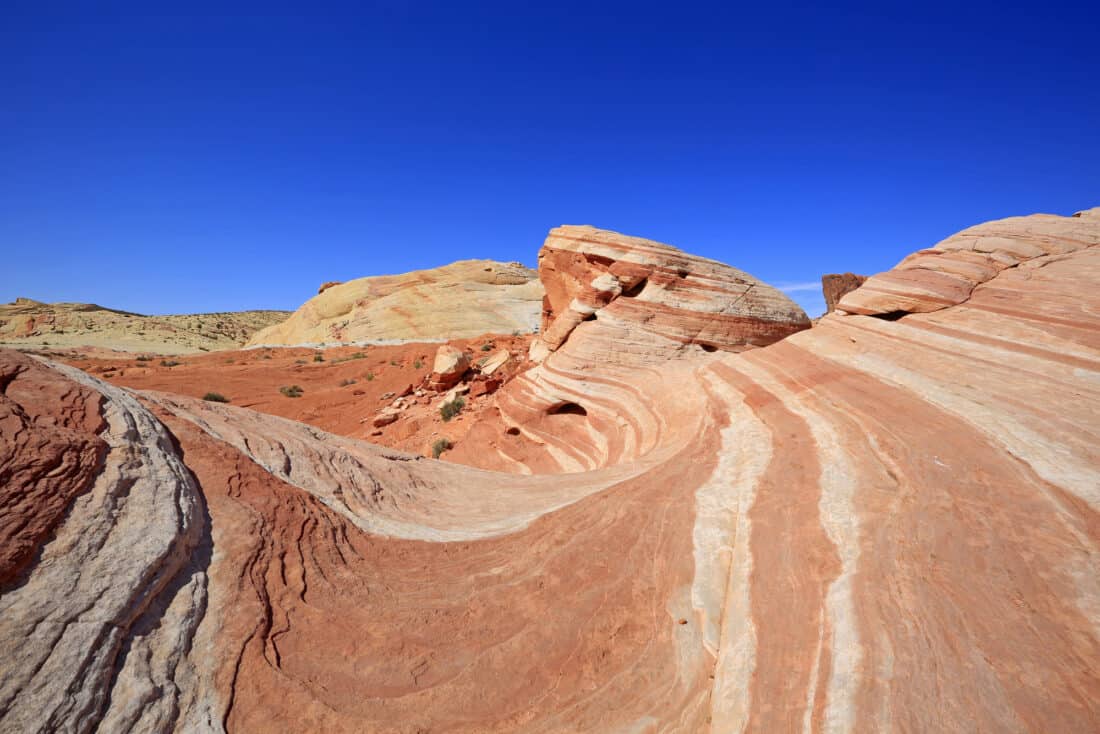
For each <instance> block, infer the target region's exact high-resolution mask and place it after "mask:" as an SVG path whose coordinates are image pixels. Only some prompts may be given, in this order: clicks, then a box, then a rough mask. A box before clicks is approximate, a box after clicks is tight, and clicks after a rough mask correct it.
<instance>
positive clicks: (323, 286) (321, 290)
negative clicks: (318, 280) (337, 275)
mask: <svg viewBox="0 0 1100 734" xmlns="http://www.w3.org/2000/svg"><path fill="white" fill-rule="evenodd" d="M343 282H344V281H342V280H330V281H327V282H325V283H322V284H321V287H320V288H318V289H317V295H321V294H322V293H324V292H325V291H327V290H328V289H329V288H331V287H333V286H334V285H341V284H342V283H343Z"/></svg>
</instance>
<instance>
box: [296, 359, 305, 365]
mask: <svg viewBox="0 0 1100 734" xmlns="http://www.w3.org/2000/svg"><path fill="white" fill-rule="evenodd" d="M305 363H306V361H305V360H304V359H296V360H294V364H305Z"/></svg>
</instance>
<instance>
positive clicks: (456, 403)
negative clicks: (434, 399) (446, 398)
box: [439, 398, 466, 422]
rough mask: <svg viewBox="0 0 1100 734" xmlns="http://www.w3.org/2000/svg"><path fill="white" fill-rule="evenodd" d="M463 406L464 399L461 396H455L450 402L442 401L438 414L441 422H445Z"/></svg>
mask: <svg viewBox="0 0 1100 734" xmlns="http://www.w3.org/2000/svg"><path fill="white" fill-rule="evenodd" d="M465 407H466V401H465V400H463V399H462V398H455V399H454V400H452V401H451V402H449V403H443V405H441V406H439V415H440V416H441V417H442V418H443V422H447V421H449V420H451V418H454V417H455V416H456V415H458V414H459V413H461V412H462V409H463V408H465Z"/></svg>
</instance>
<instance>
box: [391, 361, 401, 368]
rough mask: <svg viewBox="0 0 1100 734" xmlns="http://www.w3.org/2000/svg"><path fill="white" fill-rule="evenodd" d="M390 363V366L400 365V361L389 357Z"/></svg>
mask: <svg viewBox="0 0 1100 734" xmlns="http://www.w3.org/2000/svg"><path fill="white" fill-rule="evenodd" d="M390 365H391V366H392V367H400V366H401V363H400V362H398V361H397V360H396V359H391V360H390Z"/></svg>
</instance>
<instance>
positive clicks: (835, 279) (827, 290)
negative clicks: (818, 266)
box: [821, 273, 867, 313]
mask: <svg viewBox="0 0 1100 734" xmlns="http://www.w3.org/2000/svg"><path fill="white" fill-rule="evenodd" d="M865 280H867V276H866V275H856V274H855V273H834V274H832V275H822V276H821V293H822V295H823V296H825V313H832V312H833V311H835V310H836V304H837V303H839V302H840V299H841V298H843V297H844V296H846V295H848V294H849V293H851V292H852V291H854V290H855V289H856V288H859V287H860V286H861V285H863V282H864V281H865Z"/></svg>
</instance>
